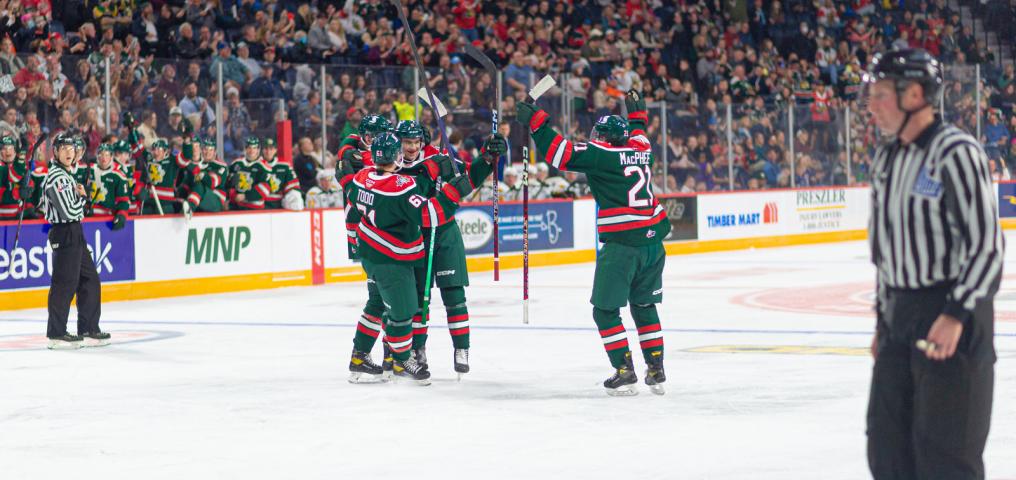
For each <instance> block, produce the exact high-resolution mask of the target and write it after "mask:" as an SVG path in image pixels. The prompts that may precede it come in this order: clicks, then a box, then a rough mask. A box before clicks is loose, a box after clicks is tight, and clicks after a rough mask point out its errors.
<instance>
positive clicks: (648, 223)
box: [530, 110, 670, 246]
mask: <svg viewBox="0 0 1016 480" xmlns="http://www.w3.org/2000/svg"><path fill="white" fill-rule="evenodd" d="M546 119H547V113H546V112H544V111H542V110H541V111H539V112H537V113H536V114H535V115H534V116H533V119H532V121H530V128H532V131H533V140H534V141H535V142H536V148H537V149H538V150H539V151H540V152H544V159H543V160H544V161H546V162H547V163H549V164H550V165H553V166H554V167H556V168H558V169H560V170H572V171H576V172H582V173H584V174H586V178H588V181H589V188H590V190H592V193H593V198H594V199H595V200H596V205H597V206H599V211H598V212H597V215H596V230H597V231H598V232H599V234H600V241H601V242H617V243H621V244H625V245H632V246H639V245H648V244H651V243H653V242H660V241H663V238H664V237H666V236H667V234H668V233H670V222H669V221H668V220H667V213H666V211H665V209H664V208H663V206H662V205H660V202H659V200H657V199H656V196H655V195H653V181H652V166H653V161H654V157H653V152H652V149H651V148H650V144H649V139H648V138H646V134H645V125H646V119H647V116H646V112H644V111H643V112H631V113H630V114H629V115H628V125H629V127H630V130H631V138H630V139H629V140H628V144H627V145H624V146H621V147H615V146H612V145H610V144H607V143H602V142H599V141H591V142H589V143H572V142H571V141H569V140H566V139H565V138H564V137H562V136H561V135H560V134H559V133H557V132H556V131H554V129H553V128H551V127H550V126H548V125H546Z"/></svg>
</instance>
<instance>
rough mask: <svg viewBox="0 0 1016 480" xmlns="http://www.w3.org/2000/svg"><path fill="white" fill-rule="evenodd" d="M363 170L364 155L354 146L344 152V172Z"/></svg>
mask: <svg viewBox="0 0 1016 480" xmlns="http://www.w3.org/2000/svg"><path fill="white" fill-rule="evenodd" d="M360 170H363V155H362V154H361V153H360V152H358V151H356V150H355V149H353V148H350V149H347V150H346V151H345V152H343V153H342V172H343V173H347V172H348V173H356V172H359V171H360Z"/></svg>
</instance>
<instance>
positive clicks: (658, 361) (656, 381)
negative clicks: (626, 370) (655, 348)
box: [646, 351, 667, 395]
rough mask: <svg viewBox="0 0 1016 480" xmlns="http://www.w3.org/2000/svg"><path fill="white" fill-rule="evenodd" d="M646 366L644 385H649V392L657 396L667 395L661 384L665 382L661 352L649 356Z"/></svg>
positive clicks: (665, 376)
mask: <svg viewBox="0 0 1016 480" xmlns="http://www.w3.org/2000/svg"><path fill="white" fill-rule="evenodd" d="M646 366H647V368H646V385H649V390H650V391H652V392H653V393H655V394H657V395H663V394H664V393H667V392H666V390H664V389H663V382H666V381H667V375H666V374H665V373H663V352H662V351H660V352H653V353H651V354H649V359H648V360H646Z"/></svg>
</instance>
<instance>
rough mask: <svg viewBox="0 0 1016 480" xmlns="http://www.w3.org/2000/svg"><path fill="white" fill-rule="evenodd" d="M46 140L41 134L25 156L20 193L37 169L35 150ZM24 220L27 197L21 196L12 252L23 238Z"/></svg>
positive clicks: (26, 186) (19, 187) (25, 188)
mask: <svg viewBox="0 0 1016 480" xmlns="http://www.w3.org/2000/svg"><path fill="white" fill-rule="evenodd" d="M45 141H46V135H39V138H37V139H36V140H35V144H34V145H32V148H30V149H28V155H27V156H26V157H25V175H24V176H23V177H21V182H19V185H18V191H19V195H20V192H22V191H25V190H27V189H28V180H29V179H30V177H31V176H32V172H33V171H35V152H36V151H38V149H39V145H42V142H45ZM29 165H31V166H29ZM10 168H14V165H13V164H12V165H11V167H10ZM24 222H25V199H24V198H19V199H18V226H17V228H16V229H15V230H14V248H13V249H12V250H11V253H12V254H13V253H14V250H17V249H18V241H19V240H21V225H22V224H23V223H24Z"/></svg>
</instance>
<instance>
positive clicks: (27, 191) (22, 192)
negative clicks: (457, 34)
mask: <svg viewBox="0 0 1016 480" xmlns="http://www.w3.org/2000/svg"><path fill="white" fill-rule="evenodd" d="M25 175H28V174H27V173H26V174H25ZM31 196H32V189H31V188H29V187H28V185H24V184H22V185H19V186H18V198H17V199H18V200H28V199H29V198H30V197H31Z"/></svg>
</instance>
